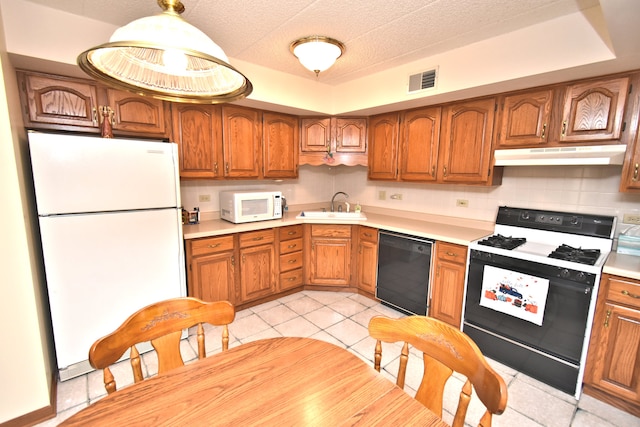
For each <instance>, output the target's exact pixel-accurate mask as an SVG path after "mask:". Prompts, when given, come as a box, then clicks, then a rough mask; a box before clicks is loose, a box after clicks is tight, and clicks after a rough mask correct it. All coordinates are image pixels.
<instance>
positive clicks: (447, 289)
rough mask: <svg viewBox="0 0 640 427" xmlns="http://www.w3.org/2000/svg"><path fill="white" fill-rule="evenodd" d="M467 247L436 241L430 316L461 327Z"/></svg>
mask: <svg viewBox="0 0 640 427" xmlns="http://www.w3.org/2000/svg"><path fill="white" fill-rule="evenodd" d="M466 259H467V248H466V247H465V246H460V245H454V244H451V243H444V242H437V243H436V258H435V260H436V261H435V268H434V269H433V271H434V274H435V277H434V278H433V280H432V288H431V302H430V304H429V316H431V317H435V318H436V319H439V320H442V321H443V322H447V323H448V324H450V325H452V326H455V327H456V328H459V327H460V321H461V319H462V302H463V299H464V279H465V274H466Z"/></svg>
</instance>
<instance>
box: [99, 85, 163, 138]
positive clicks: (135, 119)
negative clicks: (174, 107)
mask: <svg viewBox="0 0 640 427" xmlns="http://www.w3.org/2000/svg"><path fill="white" fill-rule="evenodd" d="M106 92H107V105H108V106H109V107H110V108H111V109H112V110H113V119H112V120H113V129H114V131H116V130H122V131H128V132H132V133H144V134H158V135H160V136H162V135H166V134H167V123H166V119H167V118H168V115H169V114H168V108H167V104H166V103H165V102H163V101H162V100H160V99H155V98H149V97H145V96H138V95H135V94H133V93H129V92H123V91H120V90H115V89H107V90H106Z"/></svg>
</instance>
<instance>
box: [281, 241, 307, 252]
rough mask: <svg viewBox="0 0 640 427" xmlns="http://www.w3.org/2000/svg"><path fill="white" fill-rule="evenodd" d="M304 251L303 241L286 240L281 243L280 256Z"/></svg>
mask: <svg viewBox="0 0 640 427" xmlns="http://www.w3.org/2000/svg"><path fill="white" fill-rule="evenodd" d="M301 250H302V239H301V238H300V239H294V240H285V241H284V242H280V254H281V255H283V254H288V253H291V252H295V251H301Z"/></svg>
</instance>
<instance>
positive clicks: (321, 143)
mask: <svg viewBox="0 0 640 427" xmlns="http://www.w3.org/2000/svg"><path fill="white" fill-rule="evenodd" d="M330 146H331V119H330V118H328V117H326V118H308V119H301V120H300V151H301V152H302V153H326V152H327V147H330Z"/></svg>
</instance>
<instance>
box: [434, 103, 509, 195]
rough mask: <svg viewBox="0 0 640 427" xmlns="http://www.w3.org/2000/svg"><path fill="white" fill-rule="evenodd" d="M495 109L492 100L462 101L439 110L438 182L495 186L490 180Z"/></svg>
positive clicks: (493, 181)
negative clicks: (440, 112) (440, 122)
mask: <svg viewBox="0 0 640 427" xmlns="http://www.w3.org/2000/svg"><path fill="white" fill-rule="evenodd" d="M495 110H496V100H495V98H488V99H480V100H477V101H465V102H460V103H456V104H451V105H447V106H445V107H444V108H443V112H442V133H441V136H440V153H439V160H440V165H439V166H438V171H437V175H438V180H439V181H441V182H449V183H467V184H495V183H497V182H496V181H495V180H493V179H492V178H491V179H490V177H491V175H492V165H491V144H492V138H493V124H494V123H493V122H494V117H495Z"/></svg>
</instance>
